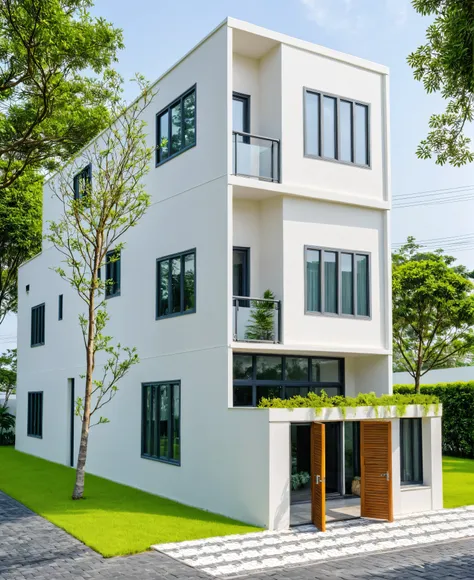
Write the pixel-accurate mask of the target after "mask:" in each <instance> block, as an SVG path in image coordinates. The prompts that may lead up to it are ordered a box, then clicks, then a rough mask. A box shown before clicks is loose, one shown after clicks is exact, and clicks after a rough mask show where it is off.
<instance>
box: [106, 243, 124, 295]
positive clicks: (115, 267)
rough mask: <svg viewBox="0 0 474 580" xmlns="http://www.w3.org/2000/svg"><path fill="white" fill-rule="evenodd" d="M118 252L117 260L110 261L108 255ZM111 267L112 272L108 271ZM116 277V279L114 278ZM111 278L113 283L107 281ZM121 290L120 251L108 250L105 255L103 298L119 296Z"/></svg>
mask: <svg viewBox="0 0 474 580" xmlns="http://www.w3.org/2000/svg"><path fill="white" fill-rule="evenodd" d="M116 254H119V257H118V260H115V261H113V262H112V261H110V260H109V257H110V256H114V255H116ZM111 269H112V272H111V271H110V270H111ZM115 278H117V279H115ZM108 280H113V284H110V283H108ZM121 290H122V252H121V250H110V251H109V252H107V254H106V255H105V299H106V300H108V299H109V298H115V297H117V296H120V294H121Z"/></svg>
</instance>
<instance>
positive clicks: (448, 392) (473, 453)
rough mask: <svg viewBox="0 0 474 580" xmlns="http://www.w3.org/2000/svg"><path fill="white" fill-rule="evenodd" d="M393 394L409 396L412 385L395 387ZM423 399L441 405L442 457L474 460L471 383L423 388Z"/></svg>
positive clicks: (423, 386)
mask: <svg viewBox="0 0 474 580" xmlns="http://www.w3.org/2000/svg"><path fill="white" fill-rule="evenodd" d="M393 392H394V393H398V394H412V393H413V392H414V386H413V385H395V386H394V387H393ZM421 392H422V393H423V394H424V395H432V396H436V397H438V398H439V400H440V402H441V403H442V404H443V453H445V454H446V455H453V456H455V457H468V458H471V459H474V381H470V382H468V383H461V382H459V383H440V384H437V385H422V386H421Z"/></svg>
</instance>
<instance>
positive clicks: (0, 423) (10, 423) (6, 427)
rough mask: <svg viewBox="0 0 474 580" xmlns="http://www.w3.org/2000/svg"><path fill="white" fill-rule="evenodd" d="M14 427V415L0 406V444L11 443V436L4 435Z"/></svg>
mask: <svg viewBox="0 0 474 580" xmlns="http://www.w3.org/2000/svg"><path fill="white" fill-rule="evenodd" d="M14 428H15V415H12V414H11V413H9V412H8V411H7V409H6V407H0V445H4V444H5V443H6V444H10V443H11V437H8V436H6V435H7V434H10V432H11V431H13V429H14Z"/></svg>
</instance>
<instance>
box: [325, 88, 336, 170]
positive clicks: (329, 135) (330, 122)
mask: <svg viewBox="0 0 474 580" xmlns="http://www.w3.org/2000/svg"><path fill="white" fill-rule="evenodd" d="M336 108H337V101H336V99H335V98H333V97H324V99H323V128H324V131H323V155H324V157H327V158H328V159H337V140H336V134H337V115H336Z"/></svg>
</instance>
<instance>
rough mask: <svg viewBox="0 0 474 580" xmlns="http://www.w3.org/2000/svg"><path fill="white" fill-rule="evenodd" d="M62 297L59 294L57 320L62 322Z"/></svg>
mask: <svg viewBox="0 0 474 580" xmlns="http://www.w3.org/2000/svg"><path fill="white" fill-rule="evenodd" d="M63 302H64V300H63V295H62V294H60V295H59V296H58V320H62V319H63Z"/></svg>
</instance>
